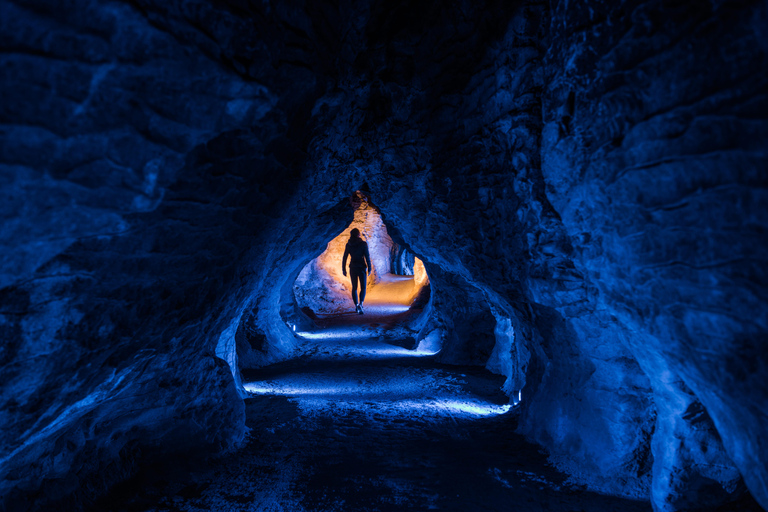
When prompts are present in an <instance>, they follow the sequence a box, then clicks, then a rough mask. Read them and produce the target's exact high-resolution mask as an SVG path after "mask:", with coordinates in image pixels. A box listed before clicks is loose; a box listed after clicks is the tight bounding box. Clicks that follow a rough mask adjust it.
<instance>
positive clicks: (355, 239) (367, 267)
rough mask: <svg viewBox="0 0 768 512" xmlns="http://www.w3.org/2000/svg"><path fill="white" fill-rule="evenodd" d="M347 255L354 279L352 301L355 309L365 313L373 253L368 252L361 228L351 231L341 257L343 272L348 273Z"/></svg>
mask: <svg viewBox="0 0 768 512" xmlns="http://www.w3.org/2000/svg"><path fill="white" fill-rule="evenodd" d="M347 256H349V257H350V258H349V277H350V278H351V279H352V301H353V302H354V303H355V311H357V313H358V314H359V315H362V314H363V301H364V300H365V286H366V284H367V281H368V279H367V277H368V276H369V275H370V274H371V269H372V268H373V267H372V266H371V255H370V254H369V253H368V243H367V242H366V241H365V240H363V239H362V238H360V230H359V229H357V228H355V229H353V230H352V231H351V232H350V233H349V241H348V242H347V246H346V247H345V248H344V257H343V258H342V259H341V273H342V274H344V275H345V276H346V275H347ZM358 282H359V283H360V300H359V301H358V300H357V284H358Z"/></svg>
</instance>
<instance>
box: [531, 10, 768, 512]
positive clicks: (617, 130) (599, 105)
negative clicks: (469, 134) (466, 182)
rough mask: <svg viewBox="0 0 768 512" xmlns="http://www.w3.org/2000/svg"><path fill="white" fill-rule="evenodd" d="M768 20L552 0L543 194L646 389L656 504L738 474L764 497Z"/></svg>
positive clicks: (722, 485) (703, 500)
mask: <svg viewBox="0 0 768 512" xmlns="http://www.w3.org/2000/svg"><path fill="white" fill-rule="evenodd" d="M767 15H768V11H767V10H766V4H765V3H764V2H739V3H723V2H714V3H710V4H706V5H702V4H700V3H697V2H677V3H675V4H674V5H669V4H667V3H665V2H655V1H637V2H623V3H621V4H619V5H610V6H609V5H604V4H602V3H600V2H581V3H579V4H578V5H576V4H573V3H571V4H569V3H568V2H557V3H555V4H554V6H553V12H552V18H551V22H550V28H549V31H550V32H549V37H548V39H549V41H551V45H550V47H549V49H548V52H547V54H546V57H545V64H544V69H545V77H546V78H545V83H546V88H545V89H544V93H543V96H542V97H543V112H544V120H545V125H544V129H543V137H542V155H543V159H542V168H543V171H544V176H545V179H546V182H547V196H548V197H549V199H550V200H551V201H552V204H553V205H554V207H555V208H556V209H557V211H558V212H559V213H560V215H561V217H562V219H563V225H564V226H565V228H566V231H567V233H568V235H570V240H571V241H572V243H573V245H574V253H575V254H576V256H577V260H578V263H579V265H578V266H579V268H580V269H582V271H583V272H584V274H585V276H586V277H587V279H588V280H589V282H590V283H593V284H594V286H595V287H596V288H597V289H598V290H599V300H598V303H599V304H600V307H601V308H604V309H605V310H606V311H607V312H609V314H610V315H612V316H613V317H615V318H616V319H617V321H618V322H619V323H620V324H621V325H622V326H623V330H624V331H625V333H626V334H625V335H623V336H622V338H623V342H624V345H625V346H626V347H627V348H628V349H629V350H630V351H631V352H632V355H633V356H634V357H635V358H636V359H637V361H638V362H639V364H640V366H641V367H642V369H643V371H644V373H645V374H646V375H648V377H649V379H650V384H651V386H652V387H653V390H654V394H653V400H654V403H655V405H656V414H657V417H656V425H655V431H654V434H653V443H652V447H653V450H652V452H653V461H654V462H653V474H654V477H653V501H654V505H655V507H656V509H657V510H680V509H686V510H687V509H692V508H695V507H696V506H705V505H706V504H707V503H709V502H708V500H714V501H716V500H717V499H718V498H717V495H718V493H719V494H723V493H727V492H732V491H733V490H734V489H735V488H736V487H737V480H738V478H737V476H736V473H737V468H738V470H739V471H740V472H741V474H742V475H743V476H744V478H745V480H746V483H747V485H748V486H749V488H750V490H751V491H752V493H753V495H754V496H755V497H756V498H757V499H758V500H759V501H761V503H762V504H763V506H766V505H768V492H766V490H767V489H768V487H766V485H767V482H768V473H767V472H766V469H767V468H766V462H767V461H766V458H765V455H764V454H765V453H768V452H767V451H766V446H765V440H764V436H763V435H762V432H764V430H765V424H766V414H765V412H764V411H763V407H760V406H758V407H755V406H756V405H757V404H764V403H766V398H768V396H766V390H765V387H764V386H761V385H760V384H759V382H761V381H763V380H764V379H765V375H766V371H767V370H768V359H766V357H767V354H768V353H766V351H765V347H764V340H765V332H766V321H768V316H766V311H767V310H766V296H765V294H764V290H765V285H766V275H765V272H764V268H765V255H764V248H765V241H766V240H765V226H766V221H768V218H767V217H766V216H765V208H764V207H763V206H764V205H765V204H766V196H765V184H766V175H765V164H766V153H765V149H766V148H765V140H766V133H767V130H768V123H767V122H766V113H767V112H768V109H767V106H768V103H766V102H767V101H768V97H766V90H768V89H767V88H766V85H768V77H766V75H765V73H761V72H757V70H758V69H764V68H765V67H766V65H767V64H768V54H767V53H766V48H767V47H766V44H765V39H764V37H763V36H762V34H763V31H764V29H765V27H766V26H767V24H766V21H768V18H766V16H767ZM761 205H762V206H761ZM720 439H722V443H721V442H720ZM723 448H724V449H723ZM731 460H732V461H733V462H730V461H731ZM734 464H735V467H734ZM712 504H713V503H712Z"/></svg>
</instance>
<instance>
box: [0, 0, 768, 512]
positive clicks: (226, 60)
mask: <svg viewBox="0 0 768 512" xmlns="http://www.w3.org/2000/svg"><path fill="white" fill-rule="evenodd" d="M71 4H72V5H69V6H68V7H67V8H66V9H65V8H64V7H62V6H53V5H49V3H48V2H44V1H35V2H24V3H22V2H18V3H16V2H10V1H8V0H2V3H0V9H2V12H3V17H2V19H1V20H0V23H2V37H3V39H2V42H3V46H2V51H3V53H2V55H1V56H0V66H2V69H3V73H2V76H1V77H0V93H2V94H3V97H4V98H8V99H15V100H16V101H4V102H3V103H2V104H1V105H2V106H0V118H1V120H2V126H1V127H0V131H1V132H2V135H3V136H2V137H1V138H0V165H1V166H2V167H0V170H1V171H2V172H1V174H0V176H1V179H2V191H3V197H4V199H5V201H4V202H3V204H2V206H0V208H2V211H3V220H4V222H3V224H2V228H0V229H1V230H2V231H0V232H2V237H0V242H1V243H2V244H3V251H2V253H1V256H0V257H2V258H3V259H2V262H3V264H2V273H1V274H0V278H1V279H2V285H0V302H1V303H2V306H1V307H0V315H2V321H1V322H0V332H2V337H3V340H4V341H5V343H3V344H2V346H1V348H0V364H1V365H2V373H0V375H2V376H1V377H0V397H2V398H1V399H2V404H0V411H1V412H0V414H1V416H0V424H2V430H1V432H2V434H0V447H1V448H0V454H6V455H0V457H2V459H0V482H1V483H0V491H1V492H0V495H2V496H3V500H4V502H5V503H4V504H5V506H6V507H12V508H19V509H22V510H23V509H29V508H31V509H34V508H38V509H40V508H45V506H46V500H47V501H55V500H57V499H59V498H65V497H69V498H66V499H69V500H70V501H68V502H67V503H68V504H69V505H71V507H70V508H76V506H77V505H78V504H79V503H81V502H82V500H84V499H87V498H89V497H91V496H93V495H96V494H98V493H99V492H101V491H102V490H103V489H104V488H105V487H107V486H109V485H110V484H111V483H112V482H114V481H116V480H119V479H120V478H123V477H125V476H126V475H127V474H129V473H130V472H131V471H134V470H135V469H136V467H138V464H140V463H141V461H142V460H145V458H146V456H147V454H148V453H149V452H150V451H152V452H155V453H165V452H167V451H173V450H176V449H186V448H188V447H189V446H196V447H197V446H201V445H205V446H209V447H211V448H212V449H215V450H217V449H228V448H231V447H232V446H235V445H236V444H237V442H238V441H239V440H240V439H241V438H242V435H243V431H244V426H243V413H242V402H241V400H240V398H239V396H238V394H237V391H238V390H237V379H238V366H239V365H240V364H242V365H244V366H247V367H257V366H260V365H263V364H266V363H268V362H271V361H276V360H279V359H282V358H285V357H288V356H290V355H291V354H292V353H294V351H295V350H296V349H297V341H296V339H295V338H294V337H293V336H292V334H291V332H290V330H289V329H288V327H287V326H286V324H285V322H284V320H286V319H288V320H291V319H296V321H299V320H300V318H299V317H298V316H297V315H298V313H297V312H296V311H294V304H293V302H292V301H286V300H285V297H289V296H290V293H289V291H290V287H292V286H293V283H294V281H295V279H296V276H297V275H298V274H299V272H300V271H301V269H302V268H303V267H304V266H305V265H306V264H307V262H309V261H311V260H312V259H313V258H315V257H317V256H318V255H319V254H320V253H321V252H322V251H323V249H324V248H325V245H326V243H327V241H328V240H330V239H331V238H332V237H333V236H335V235H336V234H338V233H339V232H341V231H342V230H343V229H344V228H345V226H347V225H348V224H349V223H350V222H351V220H352V215H353V212H352V210H351V208H350V207H349V204H348V197H349V196H350V194H351V193H352V192H353V191H354V190H357V189H361V190H365V191H366V193H370V194H371V197H372V200H373V201H374V202H375V204H376V205H377V206H378V207H379V208H380V209H381V212H382V217H383V220H384V222H385V224H386V226H387V230H388V232H389V234H390V235H391V237H392V239H393V241H394V242H395V243H397V244H399V245H400V246H402V247H404V248H405V249H407V250H408V251H409V252H411V253H413V254H415V255H416V256H417V257H418V258H420V259H421V260H422V261H423V262H424V265H425V268H426V270H427V272H428V274H429V276H430V284H431V288H432V301H431V313H430V317H429V318H428V319H427V320H426V324H425V325H424V327H423V329H422V331H421V336H422V337H425V338H427V342H429V343H434V342H435V338H436V337H437V336H439V337H440V338H441V343H442V346H443V352H442V353H441V356H440V357H442V359H443V360H444V361H446V362H456V363H473V364H487V365H488V367H489V368H490V369H492V370H493V371H497V372H500V373H503V374H504V375H505V376H506V377H507V380H506V383H505V386H504V389H505V391H506V392H507V393H508V394H509V395H510V399H511V400H513V401H516V400H518V397H522V402H521V403H520V409H519V410H520V421H519V425H520V429H521V431H522V432H524V433H525V434H526V435H528V436H529V437H530V438H531V439H533V440H535V441H537V442H538V443H540V444H541V445H542V446H544V447H545V448H546V449H547V450H548V451H549V452H550V454H551V457H552V460H553V461H554V462H555V463H556V464H557V465H558V466H559V467H560V468H562V469H563V470H565V471H567V472H568V473H569V474H570V475H571V476H572V477H573V478H574V479H575V480H577V481H579V482H582V483H584V484H586V485H587V486H589V487H590V488H593V489H596V490H599V491H601V492H606V493H612V494H622V495H628V496H634V497H637V498H641V499H647V498H649V497H652V499H653V503H654V506H655V507H656V509H658V510H675V509H678V510H685V509H691V508H693V507H694V506H710V505H712V506H714V505H716V504H718V503H721V502H723V501H727V500H729V499H731V498H732V497H733V496H736V495H737V494H738V492H740V486H741V485H742V484H741V477H740V476H739V473H740V474H741V475H743V476H744V478H745V479H746V484H747V485H748V487H749V489H750V491H751V492H752V493H753V495H754V496H755V497H756V498H757V499H758V500H760V501H761V503H763V504H764V505H765V504H766V503H768V493H766V491H765V481H766V476H765V475H766V467H765V460H763V459H764V457H761V455H760V454H762V453H764V452H766V450H765V449H764V448H765V447H764V446H763V445H762V444H761V443H763V442H764V440H762V439H761V437H760V436H761V433H762V432H763V430H764V429H763V428H761V426H762V425H764V423H765V422H764V420H765V417H764V416H765V413H764V412H763V409H764V407H763V406H764V405H765V404H766V402H767V401H766V396H765V389H764V387H763V386H762V384H761V383H762V381H763V380H765V374H766V372H768V370H767V368H768V364H766V361H765V351H764V350H762V347H761V344H760V343H761V340H762V339H764V333H765V332H766V329H765V327H766V326H765V322H766V312H767V311H768V307H766V298H765V293H764V290H765V289H766V286H765V285H766V283H765V275H764V272H763V271H762V268H763V267H764V259H765V258H764V257H763V256H762V253H763V249H764V247H765V245H766V244H765V240H764V236H763V232H764V226H765V224H766V222H765V221H766V219H765V218H764V208H761V207H760V206H761V205H762V204H764V203H765V201H764V199H765V198H763V196H762V194H763V189H764V188H765V187H764V185H765V178H764V172H762V169H764V167H765V163H766V162H765V160H766V155H765V148H764V147H763V145H764V144H763V141H764V140H765V137H764V136H765V118H766V115H765V114H766V103H765V101H766V99H765V92H764V91H765V90H766V87H765V85H766V83H765V81H766V77H765V74H764V73H758V72H756V71H755V70H758V69H765V68H766V47H765V44H764V42H763V40H762V39H761V38H760V34H761V33H762V31H763V30H764V29H765V27H766V26H768V20H767V19H766V7H765V3H764V2H750V1H745V2H738V3H727V4H726V3H723V4H722V5H721V4H707V7H706V8H699V7H700V6H699V5H698V4H695V5H694V3H693V2H676V3H675V5H674V6H668V5H666V4H665V5H663V6H662V4H661V2H653V1H646V2H641V1H636V2H629V3H621V4H619V5H613V4H612V5H611V6H610V7H609V6H606V5H603V4H602V3H598V2H595V1H590V2H579V3H576V2H552V3H551V5H550V4H544V3H541V2H537V1H533V0H529V1H525V2H520V3H517V4H515V5H511V4H509V3H508V2H501V1H494V0H489V1H487V2H485V3H483V4H477V3H474V2H458V3H457V4H456V5H455V6H452V7H446V6H445V5H444V3H443V2H438V1H434V2H421V3H419V5H418V6H414V5H413V3H412V2H391V1H390V2H383V1H381V2H377V1H371V2H355V3H352V2H348V3H347V4H342V5H339V4H338V3H334V2H327V3H326V2H323V1H319V2H307V3H306V4H302V3H301V2H297V3H295V4H291V5H288V4H286V3H283V2H280V3H270V2H266V3H262V4H260V5H259V6H254V5H247V6H246V5H241V4H239V3H238V4H235V3H229V2H222V3H220V4H217V6H213V4H210V3H208V2H194V1H192V2H190V1H186V2H181V1H179V2H163V3H160V2H151V1H150V0H137V1H132V2H130V3H108V2H102V1H99V0H92V1H89V0H76V1H74V2H71ZM404 20H408V21H407V22H404ZM468 319H469V321H468ZM434 345H437V343H434ZM217 356H218V357H217ZM238 358H240V359H241V360H240V361H239V360H238ZM222 360H224V361H226V362H227V363H228V364H229V368H227V367H226V366H225V365H224V364H223V363H222ZM233 377H234V378H233ZM721 438H722V442H721ZM97 475H99V476H97ZM73 493H74V494H73ZM73 495H74V497H72V496H73Z"/></svg>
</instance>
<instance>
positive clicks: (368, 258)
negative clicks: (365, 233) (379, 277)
mask: <svg viewBox="0 0 768 512" xmlns="http://www.w3.org/2000/svg"><path fill="white" fill-rule="evenodd" d="M365 263H367V264H368V275H371V270H373V265H371V255H370V254H369V253H368V242H365Z"/></svg>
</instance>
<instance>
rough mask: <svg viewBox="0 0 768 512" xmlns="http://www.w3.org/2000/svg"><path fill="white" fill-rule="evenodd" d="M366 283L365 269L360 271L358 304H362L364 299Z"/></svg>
mask: <svg viewBox="0 0 768 512" xmlns="http://www.w3.org/2000/svg"><path fill="white" fill-rule="evenodd" d="M367 284H368V274H367V273H366V272H365V269H363V270H361V271H360V305H361V306H362V305H363V301H364V300H365V288H366V286H367Z"/></svg>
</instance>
